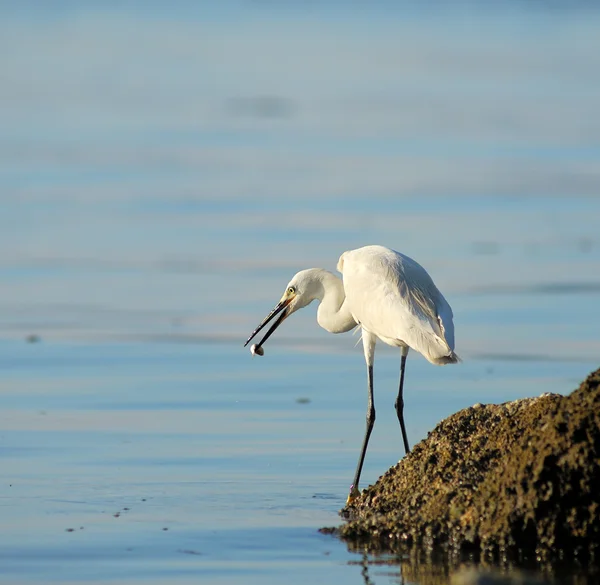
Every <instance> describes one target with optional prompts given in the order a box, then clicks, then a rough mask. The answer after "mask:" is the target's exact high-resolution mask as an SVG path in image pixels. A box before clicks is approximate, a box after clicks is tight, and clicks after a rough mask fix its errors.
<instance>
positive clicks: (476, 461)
mask: <svg viewBox="0 0 600 585" xmlns="http://www.w3.org/2000/svg"><path fill="white" fill-rule="evenodd" d="M342 514H343V515H344V516H345V517H346V518H348V521H347V523H345V524H344V525H342V526H341V527H339V528H338V529H336V532H337V534H338V535H339V536H340V537H341V538H342V539H344V540H346V541H348V542H349V543H350V545H351V546H352V547H353V548H360V549H361V550H364V551H369V552H382V551H399V550H406V549H407V548H410V547H425V548H429V549H431V548H433V547H436V548H437V547H443V548H446V549H448V551H450V552H452V553H453V554H462V553H464V552H466V551H468V552H470V553H471V554H473V553H475V554H481V555H484V556H486V557H496V558H502V557H506V556H509V557H510V558H517V559H537V560H542V561H543V560H553V559H555V560H569V559H579V560H581V561H583V562H587V561H590V560H595V561H596V562H598V560H599V557H600V369H599V370H597V371H595V372H593V373H592V374H590V375H589V376H588V378H587V379H586V380H585V381H584V382H583V383H582V384H581V386H580V387H579V388H578V389H577V390H575V391H574V392H573V393H572V394H570V395H569V396H561V395H556V394H547V395H542V396H540V397H538V398H527V399H522V400H517V401H515V402H509V403H505V404H499V405H493V404H488V405H480V404H479V405H475V406H473V407H470V408H466V409H464V410H461V411H460V412H458V413H456V414H454V415H452V416H450V417H448V418H447V419H445V420H444V421H442V422H441V423H440V424H439V425H438V426H437V427H436V428H435V429H434V430H433V431H432V432H431V433H429V435H428V437H427V438H426V439H425V440H423V441H422V442H421V443H419V444H418V445H416V446H415V448H414V449H413V451H412V452H411V453H410V454H409V455H407V456H406V457H405V458H404V459H403V460H402V461H400V462H399V463H398V464H397V465H395V466H394V467H392V468H391V469H390V470H389V471H388V472H387V473H386V474H385V475H383V476H382V477H381V478H379V480H378V481H377V482H376V483H375V484H374V485H373V486H370V487H369V488H367V489H366V490H364V491H363V492H362V493H361V494H360V496H359V497H358V498H357V499H356V500H355V501H354V502H353V503H352V505H351V506H348V507H346V508H345V509H344V510H343V511H342Z"/></svg>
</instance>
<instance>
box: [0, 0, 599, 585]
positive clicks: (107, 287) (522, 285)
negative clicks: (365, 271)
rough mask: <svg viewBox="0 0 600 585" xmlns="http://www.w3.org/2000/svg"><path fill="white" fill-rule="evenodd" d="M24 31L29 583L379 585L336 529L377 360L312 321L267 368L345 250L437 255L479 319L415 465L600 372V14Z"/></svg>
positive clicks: (33, 14) (15, 424)
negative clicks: (270, 319)
mask: <svg viewBox="0 0 600 585" xmlns="http://www.w3.org/2000/svg"><path fill="white" fill-rule="evenodd" d="M50 6H51V8H50ZM0 9H1V10H2V12H3V18H2V19H0V49H1V50H0V75H1V77H2V83H1V84H0V85H1V90H0V91H1V95H2V104H3V107H2V108H1V109H0V127H1V128H2V130H1V132H0V186H1V205H2V211H1V213H0V278H1V280H2V284H1V286H0V372H2V374H1V376H0V457H1V458H2V469H3V478H4V481H3V482H1V483H0V505H1V506H2V511H3V512H2V518H3V522H2V529H1V530H0V544H1V547H0V549H1V551H2V552H1V553H0V557H1V559H0V573H1V574H2V579H3V580H5V581H6V582H10V583H15V582H23V583H37V582H52V581H53V582H86V583H94V582H106V581H109V580H110V581H115V582H120V583H121V582H133V581H143V582H145V583H174V582H176V583H184V582H190V583H191V582H210V583H239V582H244V583H281V582H287V583H304V582H307V581H310V582H323V583H330V582H344V583H363V582H365V564H364V563H365V562H371V561H373V559H366V561H365V559H363V558H362V557H361V556H360V555H357V554H355V553H350V552H348V551H347V549H346V547H345V546H344V545H343V544H341V543H339V542H337V541H336V540H334V539H332V538H331V537H327V536H324V535H320V534H318V533H317V529H318V528H319V527H321V526H328V525H334V524H336V523H338V522H339V519H338V517H337V511H338V509H339V508H340V507H341V505H342V504H343V502H344V501H345V498H346V494H347V491H348V488H349V483H350V481H351V478H352V475H353V471H354V466H355V464H356V458H357V455H358V450H359V446H360V442H361V440H362V436H361V435H362V432H363V425H364V414H365V408H366V380H365V371H364V370H365V368H364V362H363V357H362V349H361V347H360V346H357V345H356V343H357V341H358V337H357V336H355V337H352V336H351V335H350V334H347V335H343V336H331V335H329V334H327V333H326V332H324V331H322V330H320V329H319V328H318V326H317V325H316V322H315V318H314V317H315V308H314V307H313V306H311V307H310V308H308V309H306V310H305V311H303V312H302V313H300V314H298V315H295V316H294V317H293V318H292V319H290V320H289V321H287V322H286V323H285V325H284V326H283V327H282V328H281V330H280V331H278V333H277V335H276V336H274V337H273V338H272V340H270V341H269V343H268V344H267V346H266V350H267V351H266V356H265V357H264V358H262V359H258V358H255V359H252V358H251V357H250V354H249V353H248V352H247V350H245V349H243V348H242V343H243V341H244V340H245V339H246V338H247V336H248V334H249V333H250V331H252V330H253V328H254V327H255V326H256V324H257V323H258V321H259V320H260V319H261V318H262V317H263V316H264V315H265V314H266V312H267V311H268V310H269V309H270V308H271V307H272V306H273V304H274V303H275V302H276V301H277V300H278V299H279V297H280V295H281V293H282V292H283V290H284V287H285V285H286V283H287V282H288V280H289V279H290V278H291V276H292V275H293V274H294V273H295V272H296V271H297V270H300V269H302V268H306V267H311V266H322V267H324V268H328V269H330V270H334V269H335V266H336V263H337V259H338V257H339V255H340V254H341V253H342V252H343V251H345V250H347V249H351V248H354V247H357V246H361V245H364V244H369V243H381V244H385V245H388V246H390V247H393V248H396V249H398V250H400V251H402V252H404V253H407V254H408V255H410V256H413V257H415V258H416V259H417V260H418V261H419V262H421V263H422V264H423V265H424V266H425V267H426V268H427V269H428V270H429V272H430V273H431V274H432V276H433V277H434V279H435V281H436V283H437V284H438V285H439V287H440V288H441V289H442V290H443V292H444V294H445V296H446V297H447V298H448V300H449V301H450V303H451V304H452V307H453V309H454V314H455V323H456V330H457V351H458V352H459V354H460V355H461V356H462V357H463V359H464V362H463V364H461V365H460V366H458V367H452V368H436V367H433V366H431V365H430V364H428V363H427V362H425V360H424V359H422V358H421V357H420V356H415V355H413V354H411V356H410V358H409V362H408V370H407V379H406V391H405V392H406V393H405V402H406V418H407V425H408V434H409V440H410V442H411V444H414V443H415V442H417V441H419V440H421V439H423V438H424V437H425V436H426V434H427V432H428V431H429V430H431V429H432V428H433V426H434V425H435V424H436V423H437V422H439V421H440V420H441V419H443V418H444V417H446V416H448V415H449V414H451V413H453V412H455V411H457V410H458V409H460V408H463V407H466V406H470V405H472V404H473V403H475V402H500V401H506V400H512V399H516V398H520V397H523V396H535V395H538V394H540V393H542V392H547V391H550V392H562V393H565V392H568V391H570V390H571V389H573V388H574V387H576V385H577V384H578V383H579V381H581V379H583V377H584V376H585V375H586V374H587V373H588V372H589V371H590V370H592V369H593V368H595V367H597V366H598V356H599V355H600V337H599V336H598V318H597V306H598V300H599V295H600V276H599V275H600V239H599V236H598V225H599V222H600V199H599V198H598V197H597V194H598V193H599V192H600V181H599V177H600V172H599V171H600V126H599V124H600V122H599V121H598V120H599V119H598V116H597V104H598V99H599V98H600V80H599V78H598V75H597V71H598V70H600V57H599V55H600V46H599V44H600V41H599V40H598V39H599V37H598V35H597V30H598V26H599V25H600V18H599V15H598V13H596V12H594V11H591V10H590V9H589V8H587V7H586V6H585V5H584V4H575V5H570V8H568V9H564V10H549V9H548V8H547V7H545V8H544V7H542V6H533V5H530V4H529V3H519V2H514V3H511V4H510V5H509V6H507V7H505V8H503V9H502V10H489V9H486V8H484V7H483V6H479V5H476V4H472V5H469V6H466V5H455V6H453V7H452V8H442V7H440V6H437V5H436V4H428V3H426V4H425V5H419V6H415V5H412V4H411V3H404V4H399V5H394V6H390V4H389V3H380V4H377V5H374V6H373V8H372V9H369V10H367V9H366V8H364V7H363V8H361V7H359V6H358V5H356V6H346V5H345V6H343V7H342V6H341V5H340V4H339V3H335V2H332V3H328V4H327V5H324V6H317V5H314V6H313V5H310V6H309V5H307V6H302V5H300V4H291V3H287V4H285V3H284V4H283V5H275V4H271V3H266V4H263V3H234V2H225V3H220V4H219V8H215V7H214V6H213V7H211V6H209V5H208V4H206V5H205V4H200V5H196V4H195V3H194V4H192V3H185V2H184V3H180V4H177V5H176V6H173V7H171V8H168V9H167V8H165V7H163V6H162V5H161V6H159V5H158V4H155V3H149V4H148V3H145V4H144V5H143V6H142V5H141V4H137V3H135V2H129V3H124V4H119V5H117V4H114V3H108V4H106V3H99V2H95V1H92V0H90V1H86V2H80V3H77V4H75V3H70V2H56V3H52V4H51V5H50V4H44V5H43V7H42V5H41V4H38V3H35V2H24V3H19V7H16V5H15V7H8V6H7V5H3V6H2V7H0ZM28 336H29V342H27V339H28ZM31 336H34V337H31ZM398 368H399V359H398V355H397V352H396V351H395V350H392V349H391V348H386V347H381V348H379V349H378V353H377V363H376V386H375V398H376V407H377V423H376V427H375V430H374V433H373V436H372V440H371V446H370V449H369V453H368V456H367V460H366V464H365V468H364V471H363V482H364V484H365V485H366V484H368V483H372V482H373V481H375V480H376V479H377V477H378V476H379V475H380V474H382V473H383V472H384V471H385V470H386V469H387V468H388V467H389V466H390V465H392V464H394V463H395V462H396V461H397V460H398V458H399V457H401V456H402V451H401V441H400V433H399V429H398V428H397V426H398V425H397V421H396V419H395V413H394V410H393V402H394V397H395V392H396V385H397V377H398ZM368 568H369V569H370V570H369V572H368V578H369V579H370V580H371V581H370V582H373V583H394V582H398V580H399V579H400V573H399V571H400V569H399V568H398V567H395V568H389V567H387V566H379V565H371V566H370V567H368ZM409 575H410V573H409ZM410 578H411V579H412V578H413V577H410ZM421 579H422V577H416V578H415V580H417V581H420V580H421ZM367 582H368V581H367Z"/></svg>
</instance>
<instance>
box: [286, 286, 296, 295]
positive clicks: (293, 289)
mask: <svg viewBox="0 0 600 585" xmlns="http://www.w3.org/2000/svg"><path fill="white" fill-rule="evenodd" d="M295 292H296V289H295V288H294V287H293V286H290V288H288V289H287V294H288V295H293V294H295Z"/></svg>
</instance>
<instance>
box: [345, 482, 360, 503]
mask: <svg viewBox="0 0 600 585" xmlns="http://www.w3.org/2000/svg"><path fill="white" fill-rule="evenodd" d="M359 495H360V492H359V491H358V488H357V487H356V486H354V485H353V486H350V493H349V494H348V499H347V500H346V506H352V504H354V502H355V501H356V498H358V496H359Z"/></svg>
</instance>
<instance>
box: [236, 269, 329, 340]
mask: <svg viewBox="0 0 600 585" xmlns="http://www.w3.org/2000/svg"><path fill="white" fill-rule="evenodd" d="M320 272H322V271H321V270H320V269H317V268H309V269H308V270H301V271H300V272H298V273H297V274H295V275H294V278H292V280H290V282H289V283H288V285H287V287H286V289H285V292H284V293H283V296H282V297H281V299H280V300H279V302H278V303H277V304H276V305H275V307H274V308H273V310H272V311H271V312H270V313H269V314H268V315H267V316H266V317H265V318H264V319H263V320H262V321H261V323H260V325H259V326H258V327H257V328H256V329H255V330H254V331H253V332H252V335H250V337H249V338H248V339H247V341H246V343H244V347H246V346H247V345H248V343H250V341H252V339H253V338H254V336H255V335H256V334H257V333H258V332H259V331H261V330H262V329H263V328H264V327H265V326H266V325H267V324H268V323H269V322H271V321H272V320H273V319H274V318H275V317H277V316H278V315H279V316H278V317H277V319H276V320H275V322H274V323H273V325H271V328H270V329H269V330H268V331H267V334H266V335H265V336H264V337H263V338H262V340H261V341H260V343H259V344H258V347H261V346H262V345H263V343H265V341H267V339H268V338H269V337H271V335H272V334H273V332H274V331H275V329H277V327H279V325H281V324H282V323H283V322H284V321H285V319H287V318H288V317H289V316H290V315H291V314H292V313H294V312H296V311H297V310H298V309H302V308H304V307H306V305H308V304H309V303H311V302H312V301H314V300H315V299H316V298H319V293H320V290H322V283H321V280H320V278H319V273H320Z"/></svg>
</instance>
